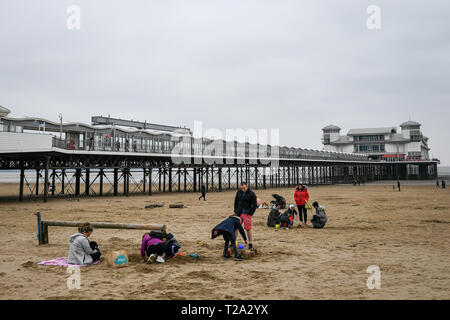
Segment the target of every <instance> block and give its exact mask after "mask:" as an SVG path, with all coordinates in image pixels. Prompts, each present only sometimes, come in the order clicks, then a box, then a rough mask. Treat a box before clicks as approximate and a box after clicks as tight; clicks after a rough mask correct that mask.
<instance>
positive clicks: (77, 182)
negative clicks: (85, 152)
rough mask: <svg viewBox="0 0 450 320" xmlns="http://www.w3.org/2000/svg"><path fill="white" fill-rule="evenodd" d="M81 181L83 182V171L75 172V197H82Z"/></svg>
mask: <svg viewBox="0 0 450 320" xmlns="http://www.w3.org/2000/svg"><path fill="white" fill-rule="evenodd" d="M80 180H81V169H76V170H75V195H76V196H79V195H80V187H81V186H80V183H81V182H80Z"/></svg>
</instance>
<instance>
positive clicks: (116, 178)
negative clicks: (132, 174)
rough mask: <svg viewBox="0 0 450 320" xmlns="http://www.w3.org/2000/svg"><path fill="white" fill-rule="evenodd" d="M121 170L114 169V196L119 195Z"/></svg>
mask: <svg viewBox="0 0 450 320" xmlns="http://www.w3.org/2000/svg"><path fill="white" fill-rule="evenodd" d="M118 180H119V169H117V168H114V196H117V195H118V194H119V181H118Z"/></svg>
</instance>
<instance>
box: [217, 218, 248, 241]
mask: <svg viewBox="0 0 450 320" xmlns="http://www.w3.org/2000/svg"><path fill="white" fill-rule="evenodd" d="M236 230H239V232H240V234H241V236H242V238H243V239H244V241H247V236H246V235H245V232H244V229H243V228H242V225H241V219H240V218H239V217H238V216H234V217H230V218H228V219H226V220H224V221H222V222H221V223H219V224H218V225H217V226H215V227H214V229H212V234H211V239H214V238H217V237H218V236H220V235H222V234H223V233H224V232H228V233H229V234H230V235H231V238H232V239H233V241H235V240H236Z"/></svg>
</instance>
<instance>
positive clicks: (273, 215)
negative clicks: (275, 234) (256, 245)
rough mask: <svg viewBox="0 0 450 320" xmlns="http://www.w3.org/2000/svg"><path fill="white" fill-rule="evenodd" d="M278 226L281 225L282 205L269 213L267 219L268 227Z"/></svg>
mask: <svg viewBox="0 0 450 320" xmlns="http://www.w3.org/2000/svg"><path fill="white" fill-rule="evenodd" d="M277 224H280V205H277V206H276V207H274V208H272V210H270V212H269V216H268V217H267V226H268V227H270V228H274V227H275V225H277Z"/></svg>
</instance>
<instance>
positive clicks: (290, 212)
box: [280, 204, 297, 229]
mask: <svg viewBox="0 0 450 320" xmlns="http://www.w3.org/2000/svg"><path fill="white" fill-rule="evenodd" d="M296 215H297V211H296V210H295V207H294V205H293V204H291V205H289V209H287V210H286V211H285V212H283V214H282V215H280V225H281V227H282V228H286V229H289V228H290V227H291V226H292V225H293V224H294V219H295V216H296Z"/></svg>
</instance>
